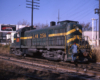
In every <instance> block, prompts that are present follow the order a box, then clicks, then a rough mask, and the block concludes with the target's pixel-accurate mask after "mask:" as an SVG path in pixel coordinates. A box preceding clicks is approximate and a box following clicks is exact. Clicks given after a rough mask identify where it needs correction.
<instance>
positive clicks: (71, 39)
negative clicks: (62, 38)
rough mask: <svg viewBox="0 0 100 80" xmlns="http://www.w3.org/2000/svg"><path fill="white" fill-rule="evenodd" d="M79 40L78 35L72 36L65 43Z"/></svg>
mask: <svg viewBox="0 0 100 80" xmlns="http://www.w3.org/2000/svg"><path fill="white" fill-rule="evenodd" d="M76 38H77V39H81V38H80V37H79V36H78V35H76V36H74V37H73V38H70V39H68V40H67V43H69V42H71V41H74V40H75V39H76Z"/></svg>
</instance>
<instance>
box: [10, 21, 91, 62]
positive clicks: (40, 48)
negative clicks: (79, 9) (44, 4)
mask: <svg viewBox="0 0 100 80" xmlns="http://www.w3.org/2000/svg"><path fill="white" fill-rule="evenodd" d="M50 24H51V25H50V27H47V28H43V29H35V28H33V27H24V28H21V29H19V30H17V31H16V33H15V34H14V41H12V42H13V43H11V46H10V52H11V53H13V54H15V55H24V56H26V55H31V56H34V55H36V54H37V55H41V56H43V57H45V58H47V59H50V60H61V61H71V51H70V47H71V45H73V43H74V42H75V43H76V45H77V46H78V54H77V60H78V61H85V60H89V59H91V58H92V57H91V52H90V46H89V44H88V42H86V41H84V39H82V26H81V25H80V24H79V23H78V22H77V21H70V20H65V21H59V22H58V24H57V25H56V23H55V22H53V21H52V22H51V23H50ZM84 50H85V52H83V51H84Z"/></svg>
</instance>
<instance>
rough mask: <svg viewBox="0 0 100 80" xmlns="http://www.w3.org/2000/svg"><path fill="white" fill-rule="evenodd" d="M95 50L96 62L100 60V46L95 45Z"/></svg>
mask: <svg viewBox="0 0 100 80" xmlns="http://www.w3.org/2000/svg"><path fill="white" fill-rule="evenodd" d="M92 50H93V53H92V55H93V57H92V58H93V59H94V60H95V61H96V62H100V47H95V48H93V49H92Z"/></svg>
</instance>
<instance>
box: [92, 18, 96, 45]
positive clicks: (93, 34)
mask: <svg viewBox="0 0 100 80" xmlns="http://www.w3.org/2000/svg"><path fill="white" fill-rule="evenodd" d="M94 20H95V19H94V18H92V45H93V40H94Z"/></svg>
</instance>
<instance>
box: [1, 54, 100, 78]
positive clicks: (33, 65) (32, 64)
mask: <svg viewBox="0 0 100 80" xmlns="http://www.w3.org/2000/svg"><path fill="white" fill-rule="evenodd" d="M0 60H3V61H6V62H9V63H12V64H15V65H18V66H20V67H24V68H30V69H35V70H40V71H43V70H50V71H52V72H59V73H64V74H67V73H68V72H70V73H75V74H78V75H85V76H86V75H88V76H91V77H98V78H100V72H99V71H94V70H88V69H87V68H85V69H83V68H79V67H77V68H76V67H72V66H73V64H72V65H71V66H66V65H61V64H68V63H63V62H62V63H61V62H58V63H56V62H54V63H53V61H52V63H53V64H51V63H47V62H48V61H47V62H46V63H45V64H44V62H42V61H41V63H39V62H37V61H32V60H31V61H29V60H26V59H17V58H13V57H5V56H0ZM44 61H45V60H44ZM49 62H51V61H49ZM55 63H56V64H55ZM59 63H60V64H59ZM69 65H70V64H69Z"/></svg>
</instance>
